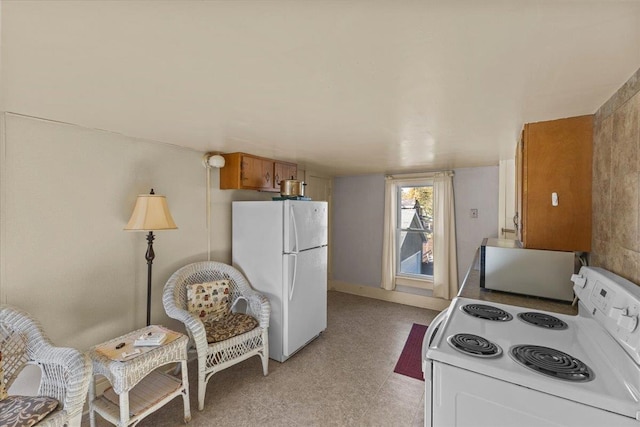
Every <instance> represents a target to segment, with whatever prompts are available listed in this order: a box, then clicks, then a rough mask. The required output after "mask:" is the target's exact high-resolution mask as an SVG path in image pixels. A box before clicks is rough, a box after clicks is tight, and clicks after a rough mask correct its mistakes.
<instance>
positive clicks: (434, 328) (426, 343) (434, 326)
mask: <svg viewBox="0 0 640 427" xmlns="http://www.w3.org/2000/svg"><path fill="white" fill-rule="evenodd" d="M448 315H449V309H448V308H447V309H445V310H443V311H441V312H440V314H438V315H437V316H436V317H435V318H434V319H433V322H431V325H430V326H429V328H428V329H427V333H426V335H425V336H424V339H423V340H422V372H423V373H424V379H425V380H426V379H427V376H428V379H431V367H430V366H427V357H426V355H427V350H429V347H430V346H431V342H432V341H433V337H434V335H435V334H436V333H437V332H438V330H439V329H440V326H441V325H442V323H444V321H445V320H447V316H448ZM429 365H431V364H430V363H429ZM427 368H428V369H427Z"/></svg>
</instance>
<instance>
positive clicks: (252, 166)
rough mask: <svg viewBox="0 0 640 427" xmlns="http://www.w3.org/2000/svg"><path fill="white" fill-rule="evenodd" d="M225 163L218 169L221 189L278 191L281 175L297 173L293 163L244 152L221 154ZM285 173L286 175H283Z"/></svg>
mask: <svg viewBox="0 0 640 427" xmlns="http://www.w3.org/2000/svg"><path fill="white" fill-rule="evenodd" d="M222 156H223V157H224V159H225V165H224V167H223V168H222V169H220V189H221V190H258V191H271V192H279V191H280V180H281V179H284V178H282V177H286V178H290V177H291V176H297V175H298V166H297V165H296V164H294V163H287V162H280V161H277V160H273V159H268V158H265V157H259V156H254V155H252V154H246V153H227V154H222ZM283 174H286V175H283Z"/></svg>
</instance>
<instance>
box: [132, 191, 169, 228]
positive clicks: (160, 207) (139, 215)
mask: <svg viewBox="0 0 640 427" xmlns="http://www.w3.org/2000/svg"><path fill="white" fill-rule="evenodd" d="M176 228H178V227H177V226H176V223H175V222H173V217H172V216H171V212H169V206H168V205H167V199H166V198H165V197H164V196H160V195H158V194H140V195H139V196H138V198H137V199H136V206H135V207H134V208H133V213H132V214H131V218H130V219H129V223H128V224H127V226H126V227H125V228H124V229H125V230H129V231H152V230H173V229H176Z"/></svg>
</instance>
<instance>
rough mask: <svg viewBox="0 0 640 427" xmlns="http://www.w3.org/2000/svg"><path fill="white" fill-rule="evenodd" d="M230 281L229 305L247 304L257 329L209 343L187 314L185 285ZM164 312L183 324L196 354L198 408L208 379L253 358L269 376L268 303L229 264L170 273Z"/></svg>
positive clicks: (209, 263) (207, 264)
mask: <svg viewBox="0 0 640 427" xmlns="http://www.w3.org/2000/svg"><path fill="white" fill-rule="evenodd" d="M224 279H228V280H229V288H230V303H231V306H232V307H234V306H235V304H236V303H237V302H238V301H239V299H242V298H244V299H245V300H246V302H247V311H246V312H247V314H249V315H251V316H253V317H254V318H255V319H256V320H257V321H258V323H259V324H258V326H257V327H256V328H255V329H253V330H251V331H249V332H246V333H244V334H242V335H238V336H236V337H233V338H230V339H228V340H225V341H221V342H216V343H212V344H209V343H208V342H207V334H206V332H205V329H204V325H203V323H202V322H201V321H200V319H199V318H198V317H197V316H194V315H192V314H191V313H190V312H189V311H187V290H186V285H189V284H193V283H205V282H212V281H215V280H224ZM162 302H163V304H164V309H165V311H166V312H167V314H168V315H169V317H172V318H174V319H177V320H179V321H181V322H182V323H184V324H185V326H186V329H187V332H188V333H189V336H190V338H191V340H192V342H193V343H194V344H195V348H196V352H197V354H198V409H199V410H202V409H204V396H205V392H206V387H207V383H208V382H209V379H211V377H212V376H213V374H215V373H216V372H219V371H221V370H223V369H226V368H228V367H230V366H232V365H235V364H236V363H239V362H242V361H243V360H246V359H248V358H250V357H252V356H260V358H261V359H262V371H263V373H264V375H267V374H268V373H269V341H268V329H269V315H270V313H271V306H270V305H269V300H268V299H267V297H265V296H264V295H262V294H259V293H258V292H256V291H255V290H253V289H252V288H251V286H250V285H249V283H248V282H247V280H246V279H245V277H244V276H243V275H242V273H240V272H239V271H238V270H236V269H235V268H233V267H232V266H230V265H227V264H222V263H219V262H214V261H203V262H196V263H193V264H189V265H186V266H184V267H182V268H181V269H180V270H178V271H176V272H175V273H173V275H172V276H171V277H170V278H169V281H168V282H167V284H166V285H165V286H164V292H163V297H162Z"/></svg>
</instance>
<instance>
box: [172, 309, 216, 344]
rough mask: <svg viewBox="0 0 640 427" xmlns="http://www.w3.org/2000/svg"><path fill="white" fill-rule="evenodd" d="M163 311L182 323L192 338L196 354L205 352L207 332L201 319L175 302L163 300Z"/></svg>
mask: <svg viewBox="0 0 640 427" xmlns="http://www.w3.org/2000/svg"><path fill="white" fill-rule="evenodd" d="M165 311H166V313H167V315H168V316H169V317H171V318H173V319H176V320H179V321H180V322H182V323H184V326H185V327H186V328H187V330H188V331H189V333H190V334H191V337H192V338H193V341H194V343H195V345H196V350H197V351H198V354H206V353H207V347H208V346H209V343H208V342H207V332H206V331H205V329H204V324H203V323H202V321H201V320H200V319H199V318H198V317H196V316H195V315H194V314H192V313H190V312H188V311H187V310H184V309H182V308H180V307H178V306H176V305H175V304H166V302H165Z"/></svg>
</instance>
